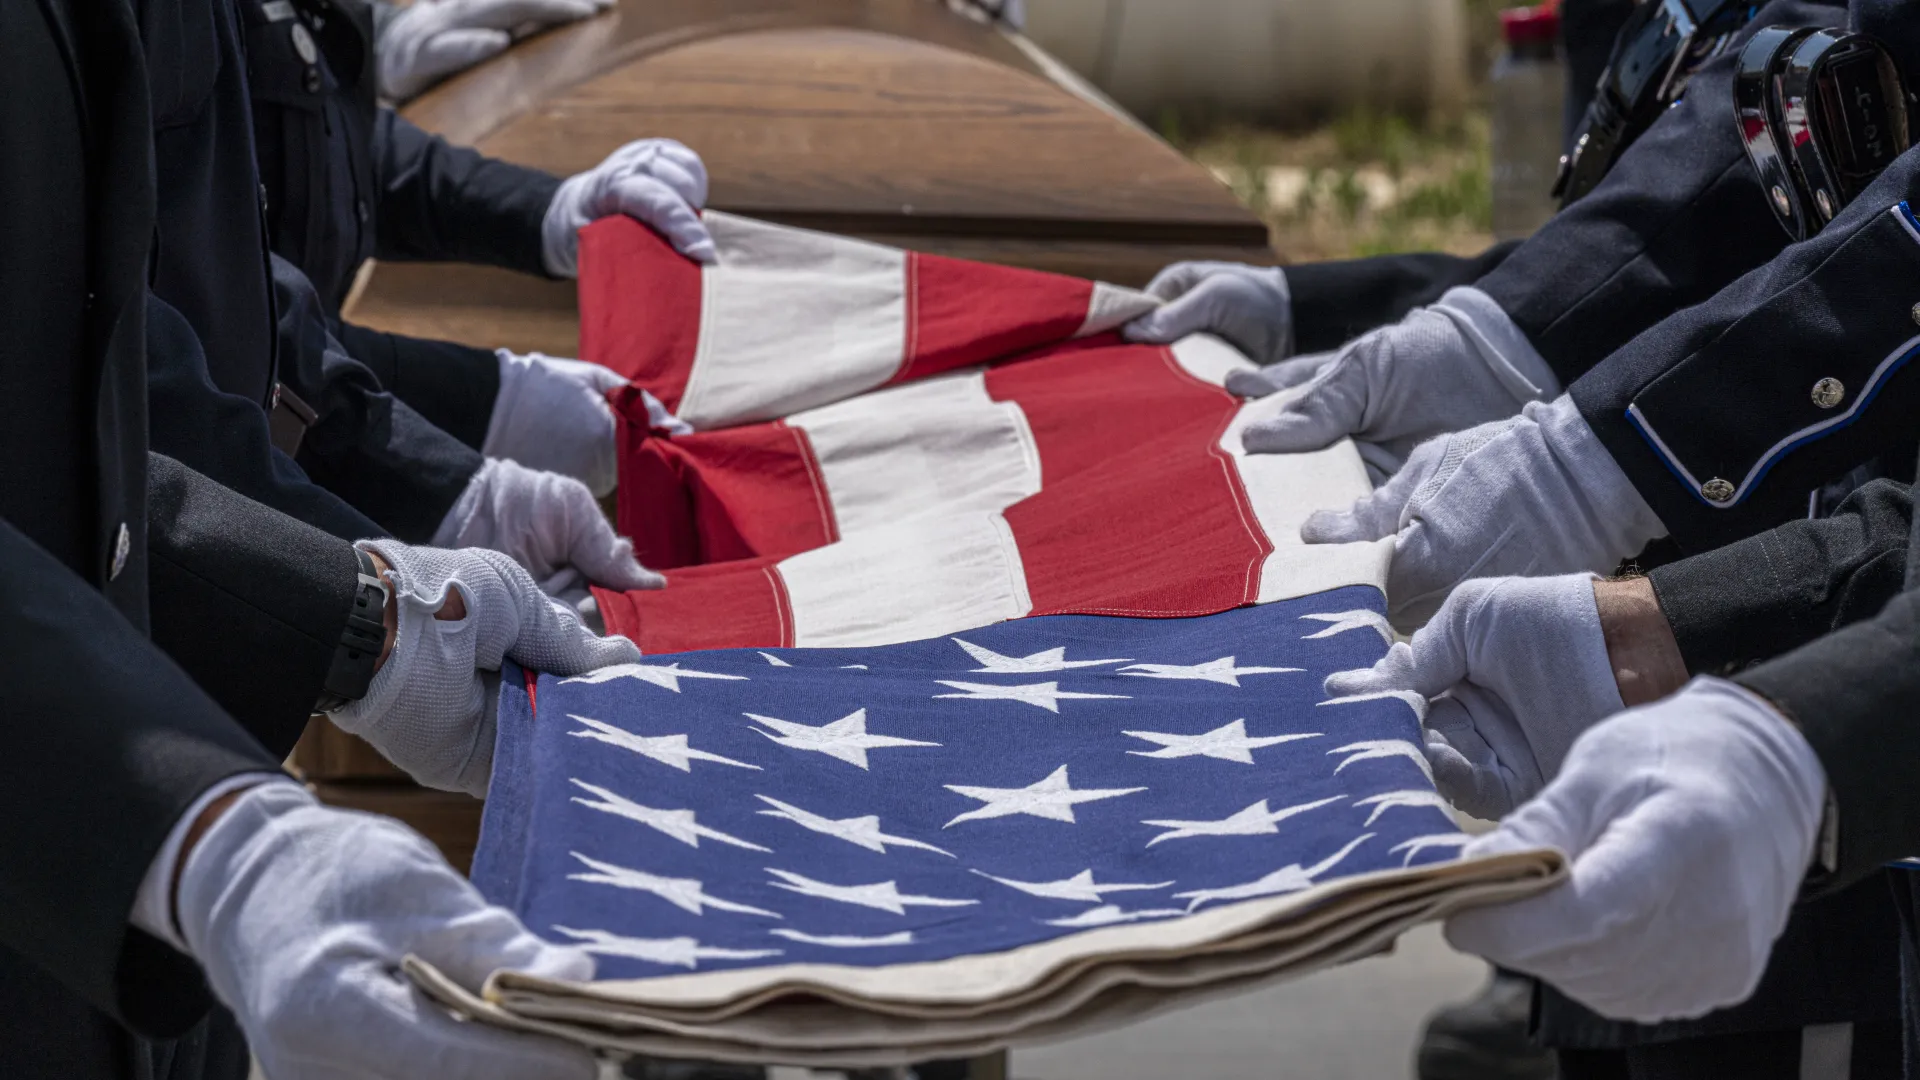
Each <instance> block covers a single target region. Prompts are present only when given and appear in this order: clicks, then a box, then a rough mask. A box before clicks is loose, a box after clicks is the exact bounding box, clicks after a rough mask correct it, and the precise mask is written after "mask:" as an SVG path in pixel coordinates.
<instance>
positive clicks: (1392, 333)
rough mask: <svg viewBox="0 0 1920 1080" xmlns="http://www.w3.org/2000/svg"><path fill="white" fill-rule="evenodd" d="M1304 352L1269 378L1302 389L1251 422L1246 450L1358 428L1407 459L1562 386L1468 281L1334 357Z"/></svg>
mask: <svg viewBox="0 0 1920 1080" xmlns="http://www.w3.org/2000/svg"><path fill="white" fill-rule="evenodd" d="M1302 359H1303V362H1301V363H1299V364H1296V365H1294V367H1296V368H1297V369H1298V370H1290V371H1286V372H1275V373H1272V374H1271V375H1269V376H1268V378H1267V379H1265V380H1263V381H1266V382H1271V383H1279V384H1282V385H1283V386H1292V385H1295V384H1299V389H1298V390H1297V391H1296V393H1295V394H1294V395H1293V396H1292V397H1290V398H1289V400H1288V401H1286V402H1285V404H1284V405H1282V406H1281V407H1280V408H1279V409H1277V410H1276V411H1274V412H1273V413H1272V414H1271V415H1268V416H1264V417H1261V418H1260V419H1258V420H1255V421H1254V422H1252V423H1250V424H1248V425H1247V426H1246V427H1245V429H1244V430H1243V432H1242V435H1241V443H1242V445H1244V446H1245V447H1246V448H1247V449H1248V450H1249V451H1252V452H1254V453H1280V454H1285V453H1299V452H1304V451H1309V450H1319V449H1322V448H1324V447H1326V446H1329V445H1331V444H1333V443H1335V442H1337V441H1339V440H1340V439H1342V438H1344V437H1347V436H1352V437H1353V438H1354V439H1356V440H1358V441H1360V442H1365V443H1373V444H1376V445H1378V446H1380V447H1381V448H1382V449H1383V450H1385V451H1387V452H1388V453H1389V454H1391V455H1393V457H1394V458H1395V459H1398V460H1405V459H1406V457H1407V455H1408V454H1410V453H1411V452H1412V451H1413V448H1414V447H1415V446H1417V445H1419V444H1420V443H1422V442H1424V441H1426V440H1427V439H1430V438H1433V437H1434V436H1436V435H1442V434H1445V433H1447V432H1452V431H1460V430H1463V429H1465V428H1469V427H1472V426H1473V425H1475V424H1481V423H1485V422H1487V421H1489V420H1498V419H1501V418H1503V417H1508V416H1512V415H1513V414H1514V413H1516V412H1518V411H1520V407H1521V406H1522V405H1525V404H1526V403H1527V402H1529V401H1536V400H1541V399H1544V398H1550V397H1552V396H1554V395H1555V394H1558V393H1559V392H1560V383H1559V380H1557V379H1556V378H1555V377H1554V374H1553V369H1552V368H1550V367H1548V366H1547V362H1546V361H1545V360H1543V359H1541V358H1540V354H1539V353H1538V352H1535V351H1534V348H1533V345H1532V344H1531V343H1530V342H1528V341H1527V336H1526V335H1525V334H1523V333H1521V332H1520V328H1519V327H1517V326H1515V325H1513V320H1511V319H1509V318H1507V313H1506V312H1504V311H1502V310H1500V305H1499V304H1496V303H1494V301H1493V298H1492V297H1489V296H1488V295H1487V294H1486V293H1483V292H1481V291H1480V290H1478V289H1475V288H1470V287H1469V288H1456V289H1448V290H1447V291H1446V293H1445V294H1444V295H1442V296H1441V297H1440V299H1439V301H1438V302H1436V303H1434V304H1433V305H1432V306H1430V307H1424V308H1416V309H1415V310H1413V311H1411V312H1408V313H1407V316H1406V317H1405V318H1403V319H1401V320H1400V321H1399V322H1397V323H1393V324H1391V325H1388V326H1383V327H1380V328H1379V329H1377V330H1373V331H1371V332H1369V333H1366V334H1363V335H1361V336H1360V337H1358V338H1355V339H1354V340H1352V341H1350V342H1348V343H1347V344H1346V345H1345V346H1343V347H1342V348H1341V349H1340V350H1339V352H1338V353H1337V354H1335V356H1334V359H1333V360H1332V361H1331V362H1330V363H1328V362H1323V361H1321V360H1320V359H1319V358H1315V359H1314V360H1313V362H1312V363H1311V364H1308V363H1306V362H1304V361H1305V358H1302ZM1303 380H1304V381H1303ZM1242 381H1243V382H1245V381H1247V380H1244V379H1243V380H1242Z"/></svg>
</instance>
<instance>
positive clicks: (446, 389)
mask: <svg viewBox="0 0 1920 1080" xmlns="http://www.w3.org/2000/svg"><path fill="white" fill-rule="evenodd" d="M333 335H334V337H335V338H337V339H338V340H339V342H340V344H341V346H342V347H343V348H345V349H346V352H347V355H348V356H351V357H353V358H354V359H355V360H358V361H360V362H361V363H363V364H365V365H366V366H367V368H368V370H370V371H372V372H373V375H374V378H376V379H378V380H380V385H381V386H383V387H385V388H386V389H387V390H388V391H389V392H390V393H392V394H393V396H394V397H397V398H399V399H400V400H401V401H404V402H406V403H407V405H408V406H410V407H411V408H412V409H413V410H414V411H415V412H417V413H419V414H420V415H421V416H422V417H424V418H426V421H427V423H429V424H432V425H433V426H434V427H437V428H439V429H440V430H442V431H444V432H446V433H447V434H449V435H451V436H453V437H454V438H456V439H459V440H460V441H461V442H463V443H465V444H467V445H468V446H471V447H473V448H474V449H475V450H478V449H480V446H481V444H482V443H484V442H486V439H487V425H488V424H489V423H490V422H491V421H492V420H493V403H494V400H495V399H496V398H498V397H499V396H500V358H499V357H498V356H496V355H495V354H494V352H493V350H491V349H476V348H474V347H472V346H470V345H456V344H454V343H453V342H451V341H428V340H425V339H423V338H411V337H407V336H405V335H403V334H388V333H384V332H382V331H379V330H369V329H367V328H366V327H364V326H355V325H354V324H352V323H350V322H346V321H344V320H335V321H334V323H333Z"/></svg>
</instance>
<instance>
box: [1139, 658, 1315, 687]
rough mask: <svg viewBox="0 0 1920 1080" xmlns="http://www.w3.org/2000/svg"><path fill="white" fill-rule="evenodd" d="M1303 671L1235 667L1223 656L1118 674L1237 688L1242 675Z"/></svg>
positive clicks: (1144, 666) (1144, 665) (1146, 667)
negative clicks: (1196, 680) (1188, 680)
mask: <svg viewBox="0 0 1920 1080" xmlns="http://www.w3.org/2000/svg"><path fill="white" fill-rule="evenodd" d="M1304 670H1306V669H1305V668H1297V667H1236V666H1234V660H1233V657H1231V656H1223V657H1221V658H1220V659H1218V660H1208V661H1206V662H1204V663H1200V664H1128V665H1127V666H1126V667H1123V668H1121V669H1120V674H1122V675H1131V676H1134V677H1135V678H1140V679H1202V680H1205V681H1207V682H1217V683H1221V684H1223V685H1226V686H1236V687H1237V686H1239V685H1240V676H1242V675H1279V674H1282V673H1284V672H1289V671H1304Z"/></svg>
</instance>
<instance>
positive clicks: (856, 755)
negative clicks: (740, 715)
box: [745, 709, 940, 769]
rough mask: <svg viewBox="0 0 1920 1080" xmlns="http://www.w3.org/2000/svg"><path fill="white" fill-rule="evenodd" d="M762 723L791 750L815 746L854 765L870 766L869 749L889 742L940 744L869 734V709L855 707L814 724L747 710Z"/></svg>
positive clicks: (777, 739) (830, 755) (823, 752)
mask: <svg viewBox="0 0 1920 1080" xmlns="http://www.w3.org/2000/svg"><path fill="white" fill-rule="evenodd" d="M745 715H747V716H749V717H751V718H752V719H753V720H755V721H756V722H758V723H761V724H765V725H766V726H767V727H770V728H772V729H773V730H774V731H777V732H779V734H778V735H775V734H773V733H772V732H767V731H761V730H760V729H759V728H754V730H755V731H759V732H760V734H762V735H765V736H766V737H767V738H769V739H772V740H773V741H774V742H776V743H779V744H780V745H781V746H784V747H786V748H788V749H789V750H812V751H814V752H816V753H821V754H825V755H827V756H828V757H831V758H838V759H839V760H841V761H844V762H847V763H848V764H850V765H858V766H859V767H861V768H863V769H864V768H866V767H867V751H868V750H874V749H879V748H881V747H888V746H939V745H940V744H939V743H936V742H922V741H920V740H919V739H897V738H894V737H893V736H891V735H869V734H867V710H865V709H855V710H853V711H852V712H850V713H848V714H847V715H845V716H843V717H841V718H840V719H838V720H835V721H834V722H833V723H831V724H822V725H821V726H819V727H812V726H810V725H807V724H796V723H794V722H793V721H791V720H776V719H774V718H773V717H771V716H761V715H759V714H758V713H747V714H745Z"/></svg>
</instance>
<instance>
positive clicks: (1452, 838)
mask: <svg viewBox="0 0 1920 1080" xmlns="http://www.w3.org/2000/svg"><path fill="white" fill-rule="evenodd" d="M1472 839H1473V837H1471V836H1469V835H1468V834H1466V833H1463V832H1450V833H1434V834H1433V835H1432V836H1416V837H1414V838H1413V839H1411V840H1402V841H1400V842H1399V843H1397V844H1395V845H1393V846H1392V847H1390V848H1388V849H1387V851H1388V852H1389V853H1392V852H1395V851H1404V852H1406V853H1407V857H1406V858H1404V859H1402V860H1400V865H1401V866H1406V865H1407V864H1409V863H1411V862H1413V857H1414V856H1415V855H1418V854H1420V853H1421V852H1423V851H1425V850H1427V849H1428V848H1430V847H1459V846H1460V845H1462V844H1464V843H1466V842H1467V841H1469V840H1472Z"/></svg>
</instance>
